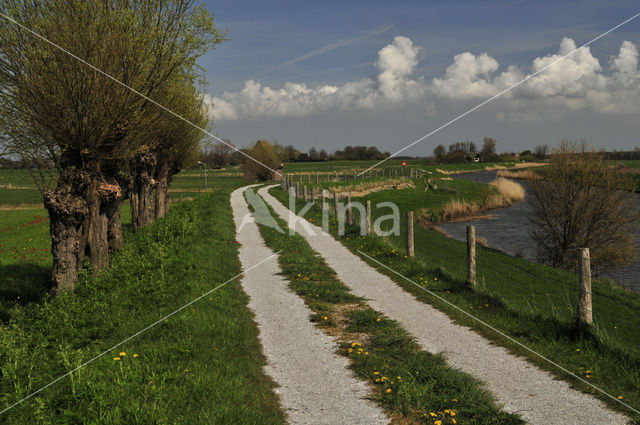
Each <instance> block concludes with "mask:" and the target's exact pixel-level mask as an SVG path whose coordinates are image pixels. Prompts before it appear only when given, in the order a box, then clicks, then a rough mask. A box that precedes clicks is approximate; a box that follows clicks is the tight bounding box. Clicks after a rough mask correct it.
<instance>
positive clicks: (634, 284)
mask: <svg viewBox="0 0 640 425" xmlns="http://www.w3.org/2000/svg"><path fill="white" fill-rule="evenodd" d="M453 177H456V178H460V179H465V180H471V181H477V182H481V183H489V182H491V181H492V180H494V179H495V178H496V171H482V172H478V173H467V174H457V175H454V176H453ZM518 182H519V183H521V184H523V185H524V186H525V189H526V182H525V181H523V180H518ZM527 196H528V194H527ZM636 196H638V199H639V200H640V195H637V194H636ZM488 213H489V214H491V215H492V216H494V218H490V219H483V220H473V221H465V222H458V223H443V224H441V225H440V226H439V227H440V228H442V229H443V230H445V231H446V232H447V233H449V235H451V237H453V238H455V239H458V240H462V241H464V240H466V229H467V226H468V225H469V224H473V225H475V226H476V235H477V237H483V238H485V239H486V240H487V245H488V246H489V247H491V248H496V249H499V250H500V251H503V252H505V253H507V254H509V255H521V256H523V257H524V258H526V259H528V260H532V261H536V259H537V258H536V244H535V241H534V240H533V238H532V237H531V232H532V230H533V226H532V224H531V222H530V217H531V213H532V208H531V205H530V204H529V202H528V201H527V199H526V197H525V200H524V201H522V202H516V203H514V204H513V205H511V206H510V207H508V208H502V209H499V210H492V211H489V212H488ZM635 240H636V246H640V231H639V232H638V233H637V234H636V235H635ZM603 275H604V276H606V277H608V278H611V279H613V280H615V281H616V282H617V283H619V284H620V285H622V286H624V287H626V288H629V289H632V290H633V291H636V292H640V260H639V259H636V261H635V262H634V263H633V264H630V265H627V266H620V267H616V268H614V269H610V270H607V271H606V272H604V273H603Z"/></svg>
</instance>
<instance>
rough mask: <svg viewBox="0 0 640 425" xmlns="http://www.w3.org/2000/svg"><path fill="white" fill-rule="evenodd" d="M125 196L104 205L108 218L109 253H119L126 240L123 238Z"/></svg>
mask: <svg viewBox="0 0 640 425" xmlns="http://www.w3.org/2000/svg"><path fill="white" fill-rule="evenodd" d="M123 202H124V196H120V197H118V198H116V199H114V200H111V201H107V202H105V203H104V204H103V208H104V210H105V213H106V216H107V241H108V246H109V252H110V253H112V252H114V251H118V250H119V249H121V248H122V245H123V243H124V240H123V238H122V214H121V213H122V204H123Z"/></svg>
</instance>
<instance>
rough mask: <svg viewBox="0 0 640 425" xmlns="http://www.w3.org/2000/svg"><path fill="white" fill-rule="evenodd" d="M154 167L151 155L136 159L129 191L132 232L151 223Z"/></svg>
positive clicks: (154, 162) (154, 161) (153, 159)
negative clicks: (131, 186) (131, 185)
mask: <svg viewBox="0 0 640 425" xmlns="http://www.w3.org/2000/svg"><path fill="white" fill-rule="evenodd" d="M155 165H156V160H155V157H154V156H153V155H150V154H147V155H141V156H139V157H138V158H136V163H135V167H134V180H133V189H132V190H131V215H132V218H133V220H132V221H133V229H134V230H138V229H139V228H141V227H143V226H146V225H147V224H149V223H150V222H152V221H153V211H154V206H153V189H154V185H155V180H154V179H153V170H154V168H155Z"/></svg>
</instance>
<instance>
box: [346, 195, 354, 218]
mask: <svg viewBox="0 0 640 425" xmlns="http://www.w3.org/2000/svg"><path fill="white" fill-rule="evenodd" d="M347 224H349V225H351V224H353V211H352V210H351V196H347Z"/></svg>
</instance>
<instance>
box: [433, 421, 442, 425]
mask: <svg viewBox="0 0 640 425" xmlns="http://www.w3.org/2000/svg"><path fill="white" fill-rule="evenodd" d="M433 425H442V421H435V422H434V423H433Z"/></svg>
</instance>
